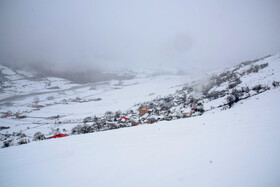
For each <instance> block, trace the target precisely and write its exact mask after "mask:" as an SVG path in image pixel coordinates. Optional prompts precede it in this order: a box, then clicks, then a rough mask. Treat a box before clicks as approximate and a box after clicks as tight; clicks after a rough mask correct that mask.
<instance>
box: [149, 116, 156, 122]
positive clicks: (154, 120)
mask: <svg viewBox="0 0 280 187" xmlns="http://www.w3.org/2000/svg"><path fill="white" fill-rule="evenodd" d="M156 121H157V120H156V118H153V117H152V118H149V119H148V120H147V122H148V123H154V122H156Z"/></svg>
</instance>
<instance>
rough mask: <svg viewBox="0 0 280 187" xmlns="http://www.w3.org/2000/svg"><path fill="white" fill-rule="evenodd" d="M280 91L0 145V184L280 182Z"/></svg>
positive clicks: (249, 185) (219, 186) (218, 185)
mask: <svg viewBox="0 0 280 187" xmlns="http://www.w3.org/2000/svg"><path fill="white" fill-rule="evenodd" d="M279 95H280V89H279V88H275V89H272V90H269V91H266V92H263V93H261V94H258V95H256V96H253V97H250V98H248V99H246V100H243V101H242V102H238V103H236V104H235V106H234V107H232V108H231V109H228V110H223V111H221V110H220V109H215V110H212V111H211V112H206V113H204V114H203V115H202V116H198V117H193V118H185V119H180V120H174V121H168V122H166V121H162V122H159V123H156V124H153V125H141V126H136V127H131V128H122V129H118V130H112V131H105V132H99V133H92V134H86V135H76V136H70V137H66V138H61V139H53V140H48V141H40V142H32V143H30V144H26V145H23V146H14V147H10V148H7V149H1V150H0V159H1V160H2V163H1V165H0V171H1V175H0V185H1V186H3V187H6V186H9V187H10V186H198V187H199V186H213V187H224V186H227V187H230V186H232V187H236V186H246V187H264V186H270V187H278V186H279V185H280V181H279V179H280V126H279V124H280V119H279V117H278V113H279V111H280V105H279V103H280V97H279Z"/></svg>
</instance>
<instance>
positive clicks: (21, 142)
mask: <svg viewBox="0 0 280 187" xmlns="http://www.w3.org/2000/svg"><path fill="white" fill-rule="evenodd" d="M27 143H28V141H27V140H26V139H20V140H19V141H18V145H22V144H27Z"/></svg>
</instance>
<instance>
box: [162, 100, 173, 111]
mask: <svg viewBox="0 0 280 187" xmlns="http://www.w3.org/2000/svg"><path fill="white" fill-rule="evenodd" d="M171 107H172V103H171V102H164V103H163V104H162V105H161V110H169V109H170V108H171Z"/></svg>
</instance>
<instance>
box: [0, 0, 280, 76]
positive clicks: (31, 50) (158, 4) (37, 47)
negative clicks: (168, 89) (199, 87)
mask: <svg viewBox="0 0 280 187" xmlns="http://www.w3.org/2000/svg"><path fill="white" fill-rule="evenodd" d="M279 20H280V1H278V0H262V1H259V0H252V1H248V0H242V1H241V0H240V1H239V0H236V1H226V0H221V1H203V0H201V1H198V0H193V1H187V0H172V1H171V0H170V1H167V0H157V1H153V0H139V1H138V0H137V1H130V0H118V1H115V0H88V1H86V0H79V1H78V0H67V1H66V0H25V1H22V0H1V2H0V28H1V29H0V63H2V64H10V65H16V66H22V67H25V66H26V67H28V66H40V67H44V68H46V69H48V70H51V71H56V72H62V71H63V72H83V71H88V70H89V69H90V70H99V71H101V70H107V71H120V70H122V69H130V68H132V69H137V68H142V69H145V68H155V69H157V68H158V69H160V68H162V67H168V68H178V69H180V70H184V71H185V72H195V71H202V72H203V71H210V70H215V69H222V68H225V67H229V66H231V65H234V64H237V63H240V62H242V61H245V60H250V59H255V58H258V57H262V56H265V55H268V54H275V53H278V52H280V34H279V33H280V21H279Z"/></svg>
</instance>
